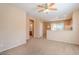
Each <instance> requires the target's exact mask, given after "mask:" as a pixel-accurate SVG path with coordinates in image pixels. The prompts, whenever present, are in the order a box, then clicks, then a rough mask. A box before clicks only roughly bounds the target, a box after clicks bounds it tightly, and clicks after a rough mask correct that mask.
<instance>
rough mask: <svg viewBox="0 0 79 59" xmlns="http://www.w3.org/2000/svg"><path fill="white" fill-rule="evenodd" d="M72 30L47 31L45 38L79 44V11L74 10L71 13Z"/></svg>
mask: <svg viewBox="0 0 79 59" xmlns="http://www.w3.org/2000/svg"><path fill="white" fill-rule="evenodd" d="M72 16H73V17H72V20H73V30H72V31H55V32H54V31H52V30H51V31H50V30H49V31H48V34H47V39H48V40H56V41H62V42H68V43H74V44H79V11H78V10H77V11H74V12H73V15H72Z"/></svg>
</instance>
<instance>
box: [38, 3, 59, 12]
mask: <svg viewBox="0 0 79 59" xmlns="http://www.w3.org/2000/svg"><path fill="white" fill-rule="evenodd" d="M37 9H38V11H39V12H50V11H55V10H57V8H56V5H55V3H44V4H41V5H37Z"/></svg>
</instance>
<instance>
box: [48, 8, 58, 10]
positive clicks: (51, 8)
mask: <svg viewBox="0 0 79 59" xmlns="http://www.w3.org/2000/svg"><path fill="white" fill-rule="evenodd" d="M49 10H57V8H49Z"/></svg>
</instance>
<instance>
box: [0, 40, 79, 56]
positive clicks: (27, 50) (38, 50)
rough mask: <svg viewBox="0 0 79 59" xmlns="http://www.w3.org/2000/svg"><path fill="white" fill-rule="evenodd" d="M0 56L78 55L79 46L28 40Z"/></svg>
mask: <svg viewBox="0 0 79 59" xmlns="http://www.w3.org/2000/svg"><path fill="white" fill-rule="evenodd" d="M0 54H1V55H72V54H79V46H78V45H74V44H69V43H64V42H58V41H52V40H43V39H30V40H28V42H27V44H23V45H21V46H19V47H16V48H13V49H9V50H7V51H4V52H1V53H0Z"/></svg>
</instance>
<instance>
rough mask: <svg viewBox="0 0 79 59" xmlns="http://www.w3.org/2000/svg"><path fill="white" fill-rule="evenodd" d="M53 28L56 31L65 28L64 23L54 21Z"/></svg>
mask: <svg viewBox="0 0 79 59" xmlns="http://www.w3.org/2000/svg"><path fill="white" fill-rule="evenodd" d="M51 30H54V31H58V30H64V23H53V24H51Z"/></svg>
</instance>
